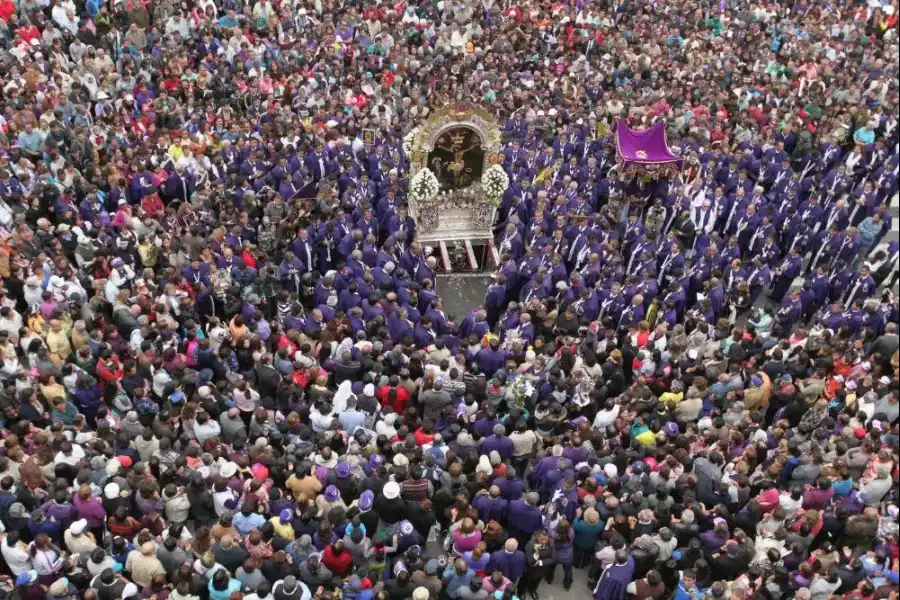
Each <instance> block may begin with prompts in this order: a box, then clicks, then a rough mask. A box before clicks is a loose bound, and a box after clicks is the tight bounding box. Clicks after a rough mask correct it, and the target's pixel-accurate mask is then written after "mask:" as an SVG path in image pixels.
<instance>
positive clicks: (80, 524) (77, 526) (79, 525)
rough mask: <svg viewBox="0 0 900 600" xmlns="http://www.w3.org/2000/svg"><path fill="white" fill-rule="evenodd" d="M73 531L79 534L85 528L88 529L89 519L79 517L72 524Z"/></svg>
mask: <svg viewBox="0 0 900 600" xmlns="http://www.w3.org/2000/svg"><path fill="white" fill-rule="evenodd" d="M70 529H71V530H72V533H74V534H76V535H78V534H80V533H84V530H85V529H87V520H86V519H78V520H77V521H75V522H74V523H72V526H71V527H70Z"/></svg>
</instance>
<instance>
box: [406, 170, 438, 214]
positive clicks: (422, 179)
mask: <svg viewBox="0 0 900 600" xmlns="http://www.w3.org/2000/svg"><path fill="white" fill-rule="evenodd" d="M439 190H440V184H439V183H438V180H437V177H435V175H434V172H433V171H432V170H431V169H428V168H426V169H422V170H421V171H419V172H418V173H416V174H415V176H413V178H412V181H411V182H410V183H409V199H410V201H411V202H412V203H415V204H420V205H421V204H428V203H429V202H430V201H431V200H432V199H433V198H434V197H435V196H437V193H438V191H439Z"/></svg>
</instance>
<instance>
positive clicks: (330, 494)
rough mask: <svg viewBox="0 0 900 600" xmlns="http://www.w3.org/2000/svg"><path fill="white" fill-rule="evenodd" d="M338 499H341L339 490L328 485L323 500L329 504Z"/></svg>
mask: <svg viewBox="0 0 900 600" xmlns="http://www.w3.org/2000/svg"><path fill="white" fill-rule="evenodd" d="M340 498H341V492H340V490H338V489H337V487H336V486H334V485H329V486H328V487H327V488H325V499H326V500H328V501H329V502H336V501H338V500H340Z"/></svg>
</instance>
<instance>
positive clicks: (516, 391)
mask: <svg viewBox="0 0 900 600" xmlns="http://www.w3.org/2000/svg"><path fill="white" fill-rule="evenodd" d="M535 392H536V390H535V389H534V386H533V385H532V384H531V381H529V380H528V378H527V377H526V376H525V375H519V376H518V377H516V378H515V379H513V382H512V383H511V384H510V385H509V386H508V387H507V388H506V399H507V400H510V401H512V403H513V404H515V406H516V408H518V409H519V410H520V411H523V412H524V411H525V410H526V408H525V407H526V405H527V404H528V403H529V402H530V401H531V400H532V398H533V397H534V395H535Z"/></svg>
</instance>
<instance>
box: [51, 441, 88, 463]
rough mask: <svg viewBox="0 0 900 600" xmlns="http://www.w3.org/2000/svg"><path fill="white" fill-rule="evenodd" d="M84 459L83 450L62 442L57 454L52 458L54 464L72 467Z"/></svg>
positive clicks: (77, 446)
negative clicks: (64, 464)
mask: <svg viewBox="0 0 900 600" xmlns="http://www.w3.org/2000/svg"><path fill="white" fill-rule="evenodd" d="M83 459H84V450H83V449H82V448H81V446H79V445H78V444H70V443H68V442H64V443H63V444H62V446H60V448H59V452H57V453H56V456H54V457H53V460H54V462H56V463H66V464H67V465H72V466H73V467H74V466H75V465H77V464H78V463H79V462H81V461H82V460H83Z"/></svg>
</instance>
